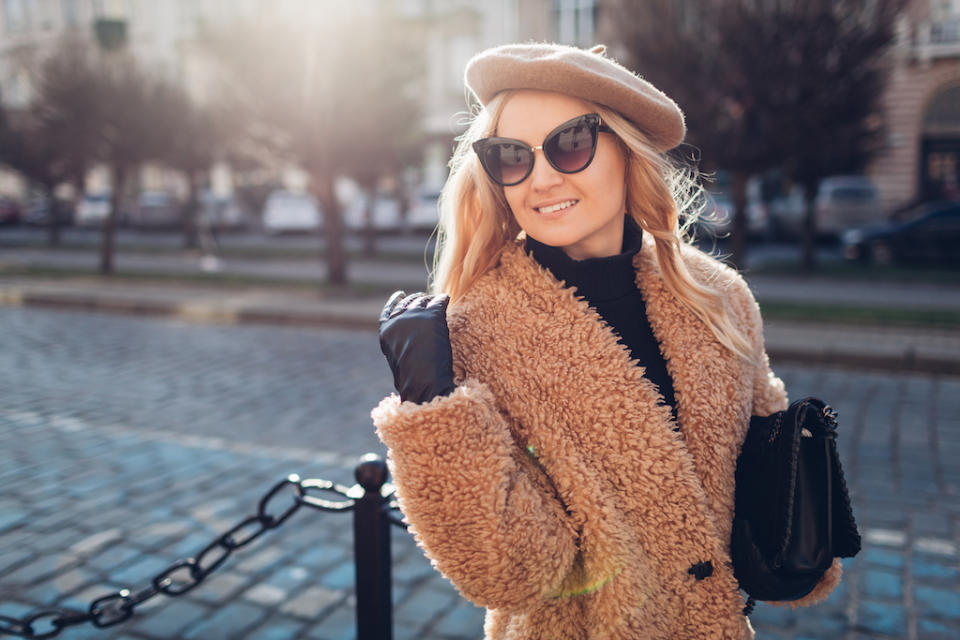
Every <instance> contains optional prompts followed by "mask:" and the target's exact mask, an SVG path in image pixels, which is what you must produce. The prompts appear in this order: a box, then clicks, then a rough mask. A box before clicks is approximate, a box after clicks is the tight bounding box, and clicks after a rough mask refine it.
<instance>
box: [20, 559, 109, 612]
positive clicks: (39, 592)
mask: <svg viewBox="0 0 960 640" xmlns="http://www.w3.org/2000/svg"><path fill="white" fill-rule="evenodd" d="M96 581H97V576H96V574H94V573H91V572H90V571H87V570H85V569H83V568H82V567H78V568H76V569H72V570H70V571H67V572H66V573H63V574H60V575H58V576H56V577H54V578H48V579H46V580H43V581H41V582H40V584H37V585H35V586H33V587H31V588H30V589H28V590H26V592H25V594H24V595H26V596H27V597H28V598H29V599H30V600H31V601H32V602H37V603H39V604H42V605H44V606H47V605H51V604H53V603H54V602H57V601H58V600H60V599H62V598H63V596H64V595H66V594H69V593H71V592H73V591H76V590H78V589H80V588H82V587H86V586H88V585H91V584H95V583H96Z"/></svg>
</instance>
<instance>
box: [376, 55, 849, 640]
mask: <svg viewBox="0 0 960 640" xmlns="http://www.w3.org/2000/svg"><path fill="white" fill-rule="evenodd" d="M466 82H467V85H468V87H469V88H470V89H471V91H472V92H473V94H474V95H475V96H476V98H477V100H478V102H479V103H480V104H481V105H482V109H481V110H480V111H479V113H478V114H477V115H476V118H475V120H474V121H473V123H472V126H471V127H470V128H469V130H468V131H467V132H466V134H465V135H464V136H463V137H462V138H461V139H460V142H459V145H458V147H457V150H456V152H455V154H454V157H453V159H452V160H451V163H450V165H451V174H450V177H449V179H448V182H447V184H446V186H445V188H444V191H443V195H442V198H441V222H440V242H439V248H438V251H439V260H438V264H437V266H436V270H435V273H434V277H433V282H432V287H433V292H432V295H425V294H417V295H411V296H406V295H404V294H403V293H402V292H397V293H396V294H394V296H393V297H392V298H391V299H390V301H389V302H388V303H387V305H386V307H385V308H384V311H383V314H382V316H381V326H380V341H381V346H382V348H383V351H384V354H385V355H386V357H387V360H388V362H389V364H390V367H391V370H392V371H393V374H394V380H395V383H396V387H397V390H398V392H399V395H393V396H390V397H389V398H386V399H385V400H383V402H382V403H381V404H380V405H379V406H378V407H377V408H376V409H374V411H373V417H374V422H375V424H376V427H377V430H378V434H379V436H380V438H381V439H382V440H383V442H384V443H385V444H386V445H387V446H388V447H389V465H390V470H391V472H392V474H393V478H394V481H395V483H396V486H397V496H398V499H399V502H400V506H401V508H402V510H403V513H404V515H405V517H406V519H407V521H408V522H409V523H410V528H411V531H412V532H413V534H414V536H415V538H416V540H417V542H418V544H419V545H420V546H421V547H422V548H423V549H424V551H425V553H426V554H427V555H428V556H429V558H430V559H431V561H432V562H433V564H434V566H436V568H437V569H438V570H439V571H441V572H442V573H443V575H444V576H446V577H447V578H448V579H449V580H450V581H451V582H452V583H453V584H454V585H455V586H456V587H457V588H458V590H459V591H460V592H461V593H462V594H463V595H464V596H465V597H466V598H468V599H469V600H471V601H472V602H474V603H476V604H478V605H481V606H484V607H486V608H487V609H488V612H487V616H486V621H485V625H484V631H485V634H486V635H485V637H486V638H490V639H501V638H511V639H521V638H523V639H534V638H577V639H579V638H588V637H589V638H671V639H677V638H731V639H734V638H735V639H738V640H739V639H742V638H751V637H752V636H753V630H752V628H751V626H750V623H749V620H748V619H747V617H746V616H745V615H744V598H743V597H742V596H741V594H740V592H739V591H738V585H737V581H736V579H735V578H734V575H733V572H732V569H731V564H730V553H729V545H730V542H729V541H730V533H731V523H732V520H733V506H734V470H735V467H736V460H737V455H738V451H739V447H740V445H741V443H742V442H743V439H744V436H745V433H746V430H747V427H748V424H749V421H750V416H751V415H767V414H770V413H773V412H774V411H778V410H782V409H785V408H786V406H787V395H786V392H785V390H784V386H783V383H782V382H781V381H780V380H779V379H778V378H777V377H775V376H774V374H773V373H772V372H771V371H770V368H769V365H768V360H767V356H766V353H765V351H764V346H763V335H762V331H761V319H760V315H759V309H758V307H757V304H756V302H755V301H754V299H753V296H752V295H751V293H750V290H749V289H748V288H747V285H746V284H745V283H744V281H743V279H742V278H741V277H740V276H739V275H738V274H737V273H736V272H735V271H734V270H732V269H730V268H728V267H726V266H724V265H722V264H721V263H719V262H717V261H716V260H714V259H713V258H711V257H709V256H707V255H705V254H704V253H702V252H700V251H699V250H698V249H696V248H694V247H693V246H691V245H690V244H688V243H687V242H685V241H684V240H683V239H682V238H683V235H682V233H681V218H682V214H683V212H682V211H681V209H682V208H688V207H690V206H691V204H690V203H691V202H692V198H691V195H692V194H693V192H694V191H695V189H693V190H692V189H691V182H690V179H689V177H687V173H685V172H684V171H683V170H680V169H676V168H674V167H673V166H672V165H671V164H670V162H669V161H668V160H667V158H666V156H665V155H664V153H665V152H666V151H668V150H669V149H671V148H673V147H675V146H676V145H678V144H679V143H680V142H681V141H682V140H683V137H684V134H685V125H684V120H683V114H682V113H681V111H680V109H679V108H678V107H677V105H676V104H675V103H674V102H673V101H672V100H670V98H668V97H667V96H666V95H664V94H663V93H662V92H660V91H659V90H657V89H656V88H655V87H653V86H652V85H650V84H649V83H647V82H646V81H644V80H643V79H641V78H639V77H637V76H636V75H634V74H632V73H631V72H630V71H628V70H627V69H625V68H624V67H622V66H620V65H619V64H617V63H616V62H614V61H613V60H612V59H610V58H609V57H607V56H606V55H605V52H604V50H603V48H602V47H598V48H595V49H593V50H590V51H587V50H581V49H576V48H572V47H564V46H559V45H533V44H531V45H510V46H504V47H498V48H495V49H491V50H487V51H484V52H482V53H480V54H479V55H477V56H476V57H474V59H473V60H471V61H470V63H469V65H468V66H467V70H466ZM839 578H840V565H839V563H838V562H837V561H835V562H834V564H833V566H832V567H831V569H830V570H829V571H828V572H827V574H826V575H825V576H824V578H823V579H822V580H821V582H820V583H819V584H818V586H817V587H816V588H815V589H814V590H813V592H811V593H810V594H809V595H808V596H806V597H805V598H804V599H803V600H801V601H798V602H797V603H794V604H801V605H803V604H810V603H813V602H816V601H819V600H822V599H823V598H825V597H826V595H827V594H828V593H829V592H830V591H831V590H832V589H833V588H834V587H835V586H836V584H837V583H838V581H839Z"/></svg>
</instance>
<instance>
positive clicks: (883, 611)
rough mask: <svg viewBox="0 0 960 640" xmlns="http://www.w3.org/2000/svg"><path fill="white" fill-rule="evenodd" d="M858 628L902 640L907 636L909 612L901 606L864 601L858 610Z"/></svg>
mask: <svg viewBox="0 0 960 640" xmlns="http://www.w3.org/2000/svg"><path fill="white" fill-rule="evenodd" d="M857 628H858V629H860V630H863V631H870V632H874V633H883V634H886V635H888V636H894V637H896V638H902V637H904V636H906V634H907V611H906V608H905V607H903V606H902V605H899V604H892V603H889V602H873V601H870V600H862V601H861V602H860V606H859V607H858V609H857Z"/></svg>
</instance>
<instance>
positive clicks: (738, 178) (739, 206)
mask: <svg viewBox="0 0 960 640" xmlns="http://www.w3.org/2000/svg"><path fill="white" fill-rule="evenodd" d="M747 177H748V176H747V174H746V172H745V171H734V172H733V175H732V176H731V178H732V179H733V184H732V186H733V193H732V194H731V195H732V196H733V230H732V231H731V235H732V238H731V240H732V243H733V246H732V247H731V252H732V253H733V256H732V259H733V264H734V265H735V266H736V267H737V268H738V269H743V268H744V267H745V266H746V261H747Z"/></svg>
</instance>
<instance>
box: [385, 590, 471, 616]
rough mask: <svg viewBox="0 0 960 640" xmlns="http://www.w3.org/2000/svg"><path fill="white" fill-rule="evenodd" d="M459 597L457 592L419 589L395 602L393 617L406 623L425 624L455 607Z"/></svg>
mask: <svg viewBox="0 0 960 640" xmlns="http://www.w3.org/2000/svg"><path fill="white" fill-rule="evenodd" d="M459 599H460V598H459V597H458V596H457V595H456V594H455V593H450V592H446V593H443V592H438V591H434V590H433V589H422V588H421V589H417V590H415V591H413V592H412V593H411V595H410V596H409V597H407V598H406V599H404V600H403V601H400V602H398V603H396V604H395V606H394V609H393V618H394V620H397V621H402V622H405V623H419V624H425V623H427V622H429V621H431V620H433V619H434V618H436V617H437V616H438V615H439V614H440V613H442V612H445V611H447V610H448V609H450V608H451V607H453V606H454V605H455V604H457V601H458V600H459Z"/></svg>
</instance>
